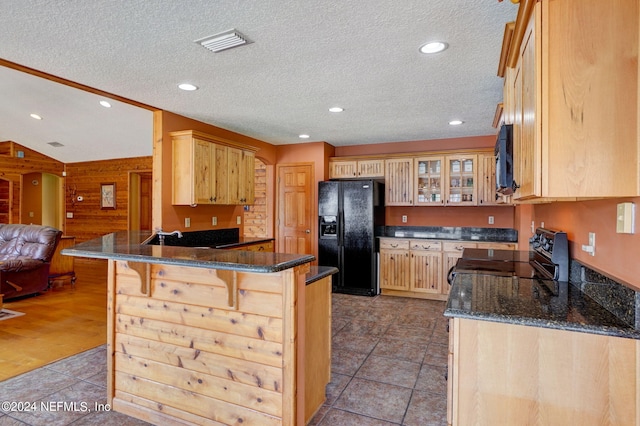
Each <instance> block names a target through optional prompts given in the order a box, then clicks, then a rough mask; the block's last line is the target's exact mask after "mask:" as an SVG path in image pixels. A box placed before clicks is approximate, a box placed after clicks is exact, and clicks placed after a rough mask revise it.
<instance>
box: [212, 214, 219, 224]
mask: <svg viewBox="0 0 640 426" xmlns="http://www.w3.org/2000/svg"><path fill="white" fill-rule="evenodd" d="M211 224H212V225H213V226H216V225H217V224H218V218H217V217H215V216H213V217H212V218H211Z"/></svg>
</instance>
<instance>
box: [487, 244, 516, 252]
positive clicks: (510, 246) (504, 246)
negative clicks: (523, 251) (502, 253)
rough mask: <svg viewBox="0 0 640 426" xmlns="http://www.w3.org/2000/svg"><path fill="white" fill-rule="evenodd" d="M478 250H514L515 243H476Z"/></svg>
mask: <svg viewBox="0 0 640 426" xmlns="http://www.w3.org/2000/svg"><path fill="white" fill-rule="evenodd" d="M478 248H481V249H493V250H515V249H516V243H478Z"/></svg>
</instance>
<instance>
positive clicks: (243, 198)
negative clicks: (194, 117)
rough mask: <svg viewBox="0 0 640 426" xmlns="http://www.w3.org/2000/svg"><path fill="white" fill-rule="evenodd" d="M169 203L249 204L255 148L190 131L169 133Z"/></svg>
mask: <svg viewBox="0 0 640 426" xmlns="http://www.w3.org/2000/svg"><path fill="white" fill-rule="evenodd" d="M170 135H171V140H172V144H173V145H172V157H171V163H172V174H173V175H172V182H173V185H172V204H174V205H197V204H252V203H253V202H254V199H255V197H254V185H253V182H254V159H255V151H257V148H254V147H251V146H248V145H241V144H237V143H234V142H232V141H227V140H225V139H221V138H216V137H214V136H211V135H207V134H204V133H200V132H196V131H193V130H188V131H181V132H172V133H170Z"/></svg>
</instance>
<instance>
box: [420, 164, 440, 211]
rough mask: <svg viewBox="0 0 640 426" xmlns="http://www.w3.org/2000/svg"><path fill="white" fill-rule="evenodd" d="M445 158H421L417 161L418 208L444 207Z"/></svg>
mask: <svg viewBox="0 0 640 426" xmlns="http://www.w3.org/2000/svg"><path fill="white" fill-rule="evenodd" d="M444 169H445V167H444V157H419V158H416V159H415V170H414V173H415V176H416V185H415V194H414V196H413V201H414V204H415V205H416V206H443V205H444V194H443V190H442V188H443V187H442V183H443V176H444Z"/></svg>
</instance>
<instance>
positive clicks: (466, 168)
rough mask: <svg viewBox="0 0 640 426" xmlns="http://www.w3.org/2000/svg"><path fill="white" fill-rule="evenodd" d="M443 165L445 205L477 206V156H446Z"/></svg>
mask: <svg viewBox="0 0 640 426" xmlns="http://www.w3.org/2000/svg"><path fill="white" fill-rule="evenodd" d="M445 165H446V168H447V181H446V182H445V187H446V191H445V205H448V206H459V205H460V206H465V205H468V206H475V205H477V204H478V187H477V182H478V156H477V155H475V154H474V155H455V156H447V157H445Z"/></svg>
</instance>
